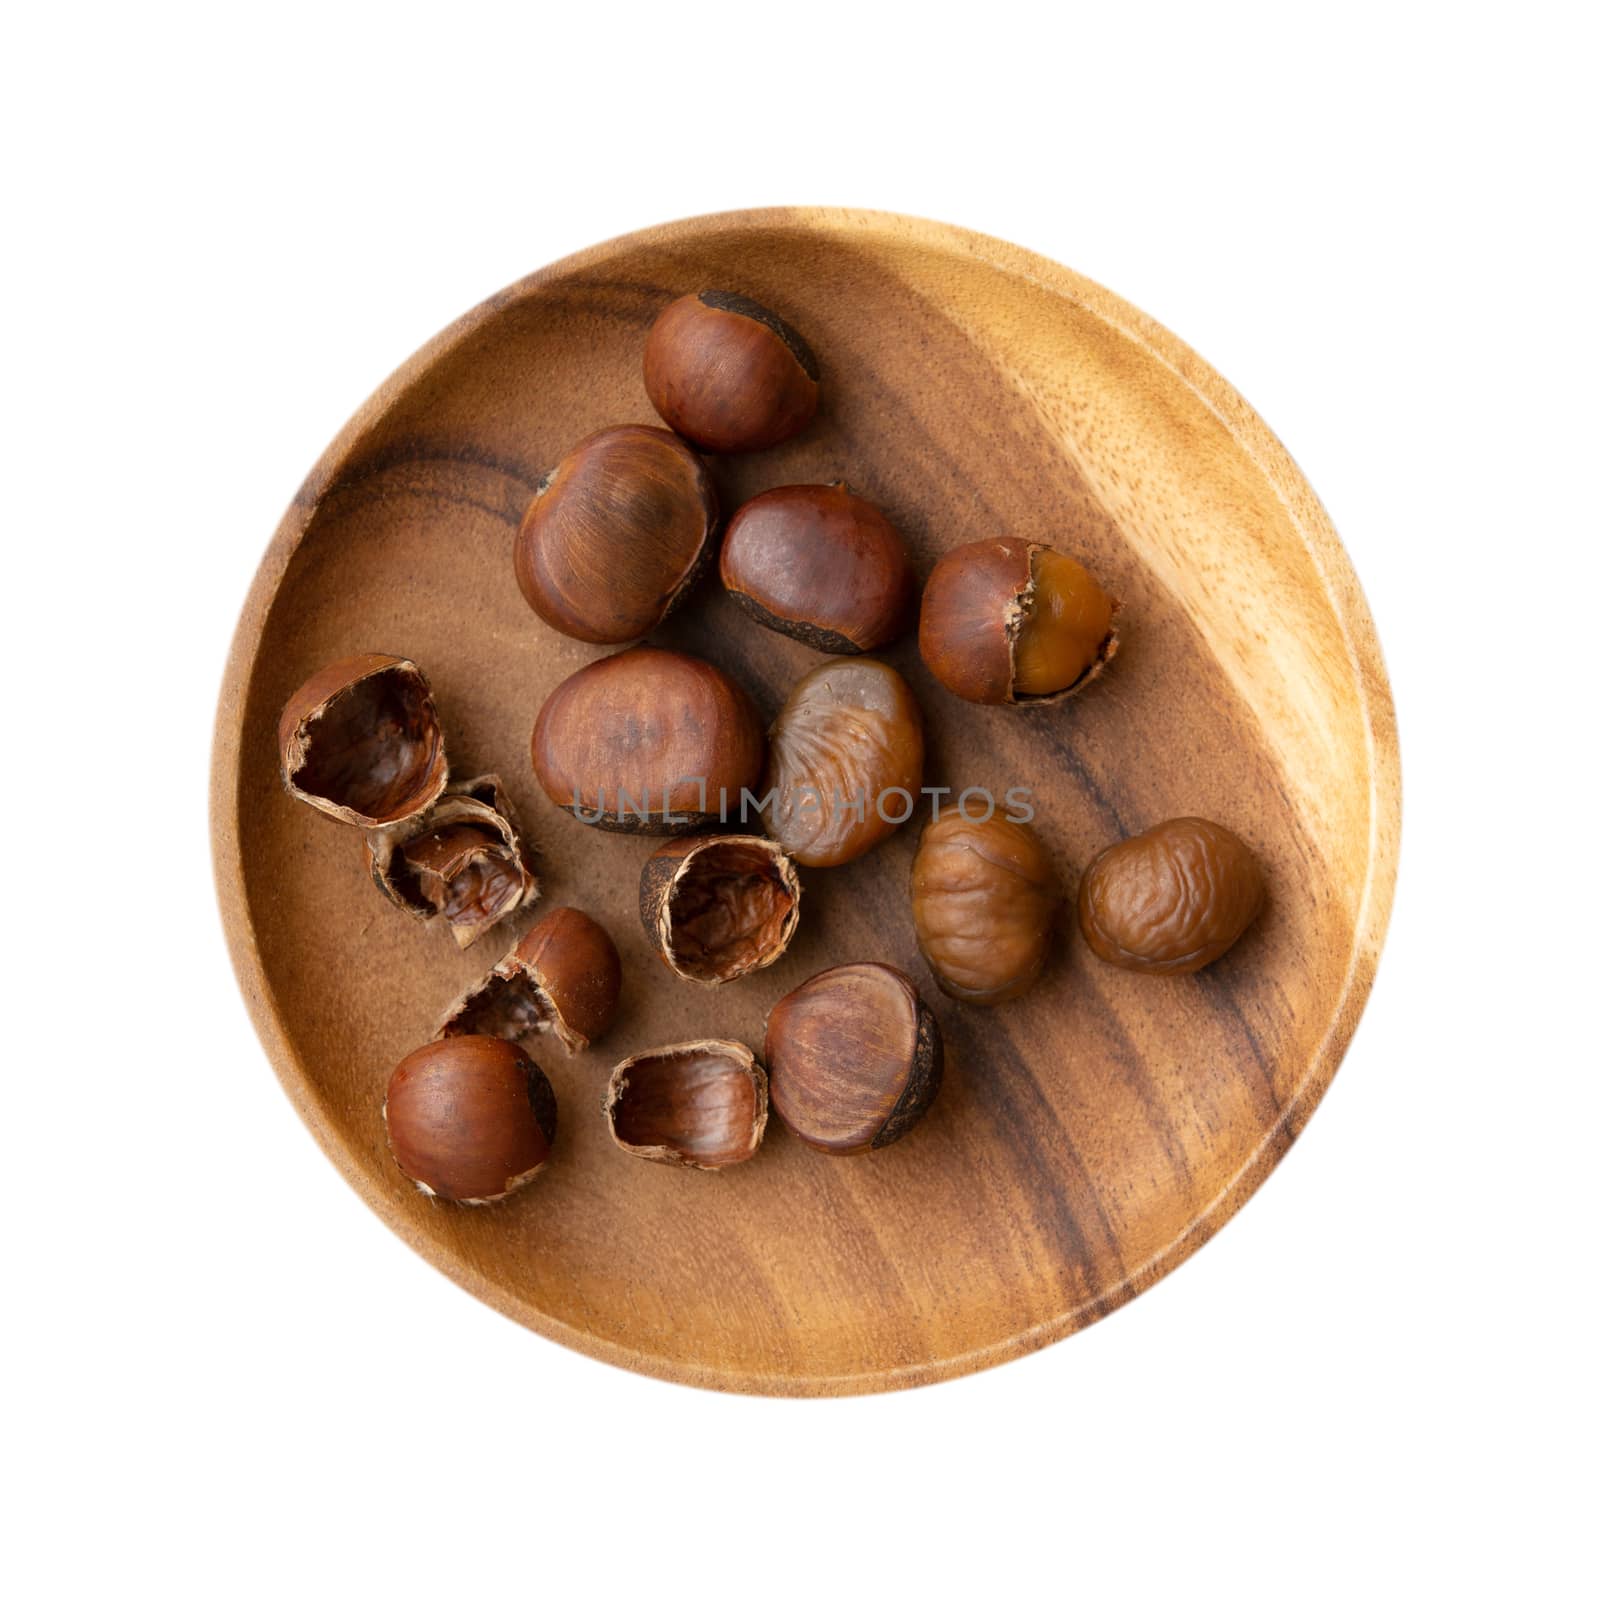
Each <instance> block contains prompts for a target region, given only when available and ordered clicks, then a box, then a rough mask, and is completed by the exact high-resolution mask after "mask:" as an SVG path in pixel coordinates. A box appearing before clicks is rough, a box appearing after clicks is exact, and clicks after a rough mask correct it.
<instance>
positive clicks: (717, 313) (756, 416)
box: [644, 289, 820, 451]
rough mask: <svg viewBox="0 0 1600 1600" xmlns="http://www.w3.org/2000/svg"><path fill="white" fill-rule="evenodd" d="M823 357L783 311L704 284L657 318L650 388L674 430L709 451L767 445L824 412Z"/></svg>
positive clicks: (648, 350)
mask: <svg viewBox="0 0 1600 1600" xmlns="http://www.w3.org/2000/svg"><path fill="white" fill-rule="evenodd" d="M818 380H819V375H818V372H817V358H816V357H815V356H814V355H812V353H811V350H810V347H809V346H808V345H807V344H806V342H805V340H804V339H802V338H801V337H800V335H799V334H798V333H796V332H795V331H794V329H793V328H791V327H790V326H789V324H788V323H787V322H785V321H784V320H783V318H782V317H780V316H778V315H777V313H776V312H773V311H769V310H767V308H766V307H765V306H763V305H758V304H757V303H756V302H755V301H754V300H747V299H746V298H745V297H744V296H743V295H742V294H732V293H729V292H728V291H727V290H725V289H702V290H701V291H700V293H699V294H686V295H684V296H683V298H682V299H680V300H674V301H673V302H672V304H671V305H669V306H668V307H667V309H666V310H665V311H663V312H662V313H661V315H660V316H659V317H657V318H656V320H655V323H654V325H653V326H652V327H651V329H650V337H649V338H648V339H647V340H646V341H645V347H644V387H645V392H646V393H647V394H648V395H649V396H650V404H651V405H653V406H654V407H655V408H656V410H657V411H658V412H659V413H660V414H661V419H662V421H664V422H665V423H666V424H667V426H668V427H669V428H672V429H674V430H675V431H676V432H678V433H681V434H682V435H683V436H684V438H685V439H688V440H690V441H692V442H693V443H695V444H697V445H699V446H700V447H701V449H703V450H718V451H730V450H766V449H768V448H769V447H770V446H772V445H775V444H780V443H782V441H783V440H785V439H788V438H791V437H792V436H793V435H795V434H797V433H799V431H800V430H801V429H802V428H803V427H805V425H806V424H807V423H808V422H810V420H811V418H812V417H813V416H814V415H815V413H816V409H817V395H818V393H819V392H820V390H819V383H818Z"/></svg>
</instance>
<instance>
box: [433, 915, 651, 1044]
mask: <svg viewBox="0 0 1600 1600" xmlns="http://www.w3.org/2000/svg"><path fill="white" fill-rule="evenodd" d="M621 987H622V962H621V961H620V960H619V959H618V956H617V947H616V945H614V944H613V943H612V942H611V935H610V934H609V933H607V932H606V930H605V929H604V928H602V927H601V926H600V924H599V923H598V922H596V921H595V920H594V918H592V917H589V916H586V915H585V914H584V913H583V912H581V911H577V910H574V909H573V908H572V907H571V906H557V907H556V909H555V910H554V911H552V912H550V913H549V914H548V915H547V916H545V917H543V918H541V919H540V920H539V921H538V922H536V923H535V924H534V925H533V927H531V928H530V929H529V930H528V931H527V932H526V933H525V934H523V936H522V937H521V938H520V939H519V940H518V941H517V942H516V944H515V945H514V946H512V948H511V950H510V952H509V953H508V954H507V955H506V956H505V957H504V958H503V959H502V960H501V961H499V962H498V963H497V964H496V966H495V967H494V969H493V971H491V972H490V973H489V974H488V975H487V976H486V977H484V978H482V979H480V980H479V981H478V982H477V983H475V984H474V985H473V986H472V987H471V988H470V989H468V990H467V991H466V992H465V993H464V994H462V995H460V996H459V997H458V998H457V999H456V1001H455V1002H454V1004H452V1005H451V1007H450V1009H449V1010H448V1011H447V1012H446V1013H445V1014H444V1017H443V1018H442V1020H441V1021H440V1023H439V1026H438V1028H437V1029H436V1030H435V1032H434V1038H435V1039H453V1038H455V1037H457V1036H458V1035H461V1034H487V1035H489V1036H490V1037H492V1038H495V1039H508V1040H511V1041H513V1042H516V1041H520V1040H523V1039H526V1038H529V1037H530V1036H531V1035H533V1034H536V1033H543V1032H545V1031H546V1030H548V1031H549V1032H551V1033H553V1034H555V1036H556V1038H558V1039H559V1040H560V1041H561V1043H562V1044H563V1045H564V1046H565V1047H566V1049H567V1051H568V1053H569V1054H571V1053H572V1052H574V1051H577V1050H587V1049H588V1048H589V1046H590V1045H592V1044H593V1043H594V1042H595V1040H596V1039H598V1038H599V1037H600V1035H601V1034H603V1033H604V1032H605V1031H606V1029H607V1028H609V1027H610V1026H611V1024H612V1021H613V1020H614V1019H615V1017H616V1014H617V995H618V993H619V991H620V990H621Z"/></svg>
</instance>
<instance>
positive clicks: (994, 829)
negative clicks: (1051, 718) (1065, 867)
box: [911, 811, 1061, 1006]
mask: <svg viewBox="0 0 1600 1600" xmlns="http://www.w3.org/2000/svg"><path fill="white" fill-rule="evenodd" d="M1060 905H1061V883H1060V880H1059V879H1058V878H1057V877H1056V870H1055V866H1054V864H1053V863H1052V862H1051V860H1050V855H1049V852H1048V851H1046V849H1045V847H1044V845H1043V843H1042V842H1041V840H1040V838H1039V836H1038V834H1036V833H1035V832H1034V831H1033V829H1032V828H1030V827H1029V826H1028V825H1027V824H1026V823H1025V822H1013V821H1012V820H1011V819H1010V818H1009V817H1004V816H998V815H995V816H990V817H987V818H984V819H981V820H979V819H971V818H968V817H966V816H964V815H963V814H962V813H961V812H960V811H948V812H946V813H945V814H944V815H943V816H941V817H940V818H939V819H938V820H937V821H936V822H931V823H929V824H928V826H927V828H926V829H924V830H923V834H922V842H921V844H920V845H919V846H918V847H917V858H916V860H915V861H914V862H913V863H912V867H911V917H912V921H913V922H914V923H915V924H916V929H917V947H918V948H919V949H920V950H921V951H922V956H923V959H924V960H925V961H926V962H927V963H928V965H929V966H930V967H932V968H933V975H934V977H935V978H937V979H938V981H939V987H940V988H941V989H943V990H944V992H945V993H946V994H948V995H953V996H954V997H955V998H956V999H957V1000H967V1001H970V1002H971V1003H972V1004H973V1005H980V1006H995V1005H999V1004H1000V1003H1001V1001H1003V1000H1011V999H1015V998H1016V996H1018V995H1020V994H1023V993H1025V992H1026V991H1027V990H1029V989H1031V988H1032V987H1033V985H1034V983H1035V982H1036V981H1037V980H1038V977H1039V974H1040V973H1041V972H1042V971H1043V970H1044V964H1045V960H1046V958H1047V957H1048V956H1049V953H1050V943H1051V937H1050V936H1051V931H1052V929H1053V928H1054V926H1055V920H1056V913H1057V910H1058V909H1059V907H1060Z"/></svg>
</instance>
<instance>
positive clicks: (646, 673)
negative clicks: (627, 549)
mask: <svg viewBox="0 0 1600 1600" xmlns="http://www.w3.org/2000/svg"><path fill="white" fill-rule="evenodd" d="M762 747H763V740H762V737H761V723H760V720H759V719H758V718H757V716H756V709H755V707H754V706H753V705H752V704H751V703H750V697H749V696H748V695H747V694H746V693H745V692H744V690H743V689H741V688H740V687H739V686H738V684H736V683H735V682H734V681H733V680H732V679H731V678H729V677H728V676H727V675H726V674H725V673H723V672H721V671H719V670H718V669H717V668H716V667H714V666H712V665H711V663H710V662H709V661H701V660H700V659H699V658H698V657H695V656H687V655H682V654H680V653H679V652H678V651H676V650H657V649H654V648H652V647H651V646H648V645H638V646H636V647H635V648H634V649H632V650H624V651H622V652H621V653H620V654H618V655H614V656H607V657H605V658H604V659H603V660H600V661H593V662H591V663H590V664H589V665H588V666H586V667H583V668H581V669H580V670H579V671H577V672H575V673H573V674H572V676H571V677H570V678H568V679H566V680H565V681H564V682H563V683H561V684H558V685H557V686H556V688H555V689H554V690H553V691H552V692H551V694H550V697H549V699H547V700H546V701H545V703H544V705H543V707H542V708H541V710H540V712H539V718H538V721H537V722H535V724H534V728H533V770H534V774H535V775H536V776H537V778H538V779H539V784H540V787H541V788H543V790H544V792H545V793H546V794H547V795H549V797H550V798H551V800H553V801H554V802H555V804H556V805H558V806H560V807H562V809H563V810H566V811H570V812H572V813H573V815H574V816H576V817H578V818H580V819H581V820H582V821H584V822H588V823H592V824H594V825H595V826H596V827H600V828H608V829H611V830H613V831H615V832H619V833H694V832H700V831H703V830H704V829H705V828H706V826H707V825H708V824H709V823H710V822H711V821H712V820H713V819H714V818H716V819H719V820H721V819H725V818H726V817H727V816H729V815H733V814H737V810H738V806H739V801H740V795H741V793H742V792H743V790H744V789H746V788H748V787H750V786H751V785H753V784H754V783H755V782H756V781H757V779H758V778H759V776H760V773H761V753H762Z"/></svg>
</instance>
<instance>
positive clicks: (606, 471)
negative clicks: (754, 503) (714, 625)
mask: <svg viewBox="0 0 1600 1600" xmlns="http://www.w3.org/2000/svg"><path fill="white" fill-rule="evenodd" d="M716 529H717V492H716V489H715V487H714V486H713V485H712V482H711V474H710V473H708V472H707V471H706V468H705V464H704V462H702V461H701V459H700V458H699V456H697V455H696V454H695V453H694V451H692V450H691V449H690V448H689V447H688V445H686V444H685V443H684V442H683V441H682V440H681V439H679V438H677V437H676V436H675V435H673V434H670V433H668V432H667V430H666V429H665V428H643V427H632V426H630V427H624V428H606V429H603V430H602V431H601V432H599V433H594V434H590V436H589V437H588V438H587V439H585V440H583V442H582V443H581V444H578V445H576V446H575V447H574V448H573V449H572V450H570V451H569V452H568V453H567V454H566V455H565V456H563V457H562V459H561V461H560V462H559V464H558V465H557V466H556V467H554V468H553V469H552V470H551V471H550V472H549V473H547V474H546V476H545V477H544V479H543V481H542V482H541V483H540V485H539V491H538V493H537V494H536V495H535V496H534V500H533V504H532V505H530V506H529V507H528V511H527V515H526V516H524V517H523V519H522V526H521V528H520V529H519V530H518V532H517V538H516V545H515V565H516V573H517V583H518V585H519V587H520V588H521V590H522V595H523V598H524V599H525V600H526V601H527V602H528V604H529V605H530V606H532V607H533V609H534V610H535V611H537V612H538V613H539V615H540V616H541V617H542V618H544V620H545V621H546V622H548V623H549V624H550V626H551V627H552V628H554V629H556V630H557V631H558V632H560V633H564V634H566V635H567V636H568V637H569V638H573V639H584V640H587V641H588V642H589V643H590V644H625V643H627V642H628V641H629V640H631V639H642V638H643V637H644V636H645V634H647V633H649V631H650V630H651V629H652V628H653V627H655V626H656V624H657V623H658V622H660V621H661V620H662V618H663V617H665V616H666V615H667V613H668V612H669V611H671V610H672V608H673V607H674V606H675V605H677V603H678V601H679V600H680V599H682V597H683V596H684V594H685V593H687V591H688V589H689V587H690V586H691V585H692V584H693V583H694V580H695V578H696V577H698V576H699V574H700V572H701V570H702V569H703V568H704V566H705V564H706V562H707V561H708V560H709V559H710V557H711V555H712V552H713V550H714V548H715V546H714V542H713V536H714V535H715V533H716Z"/></svg>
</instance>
